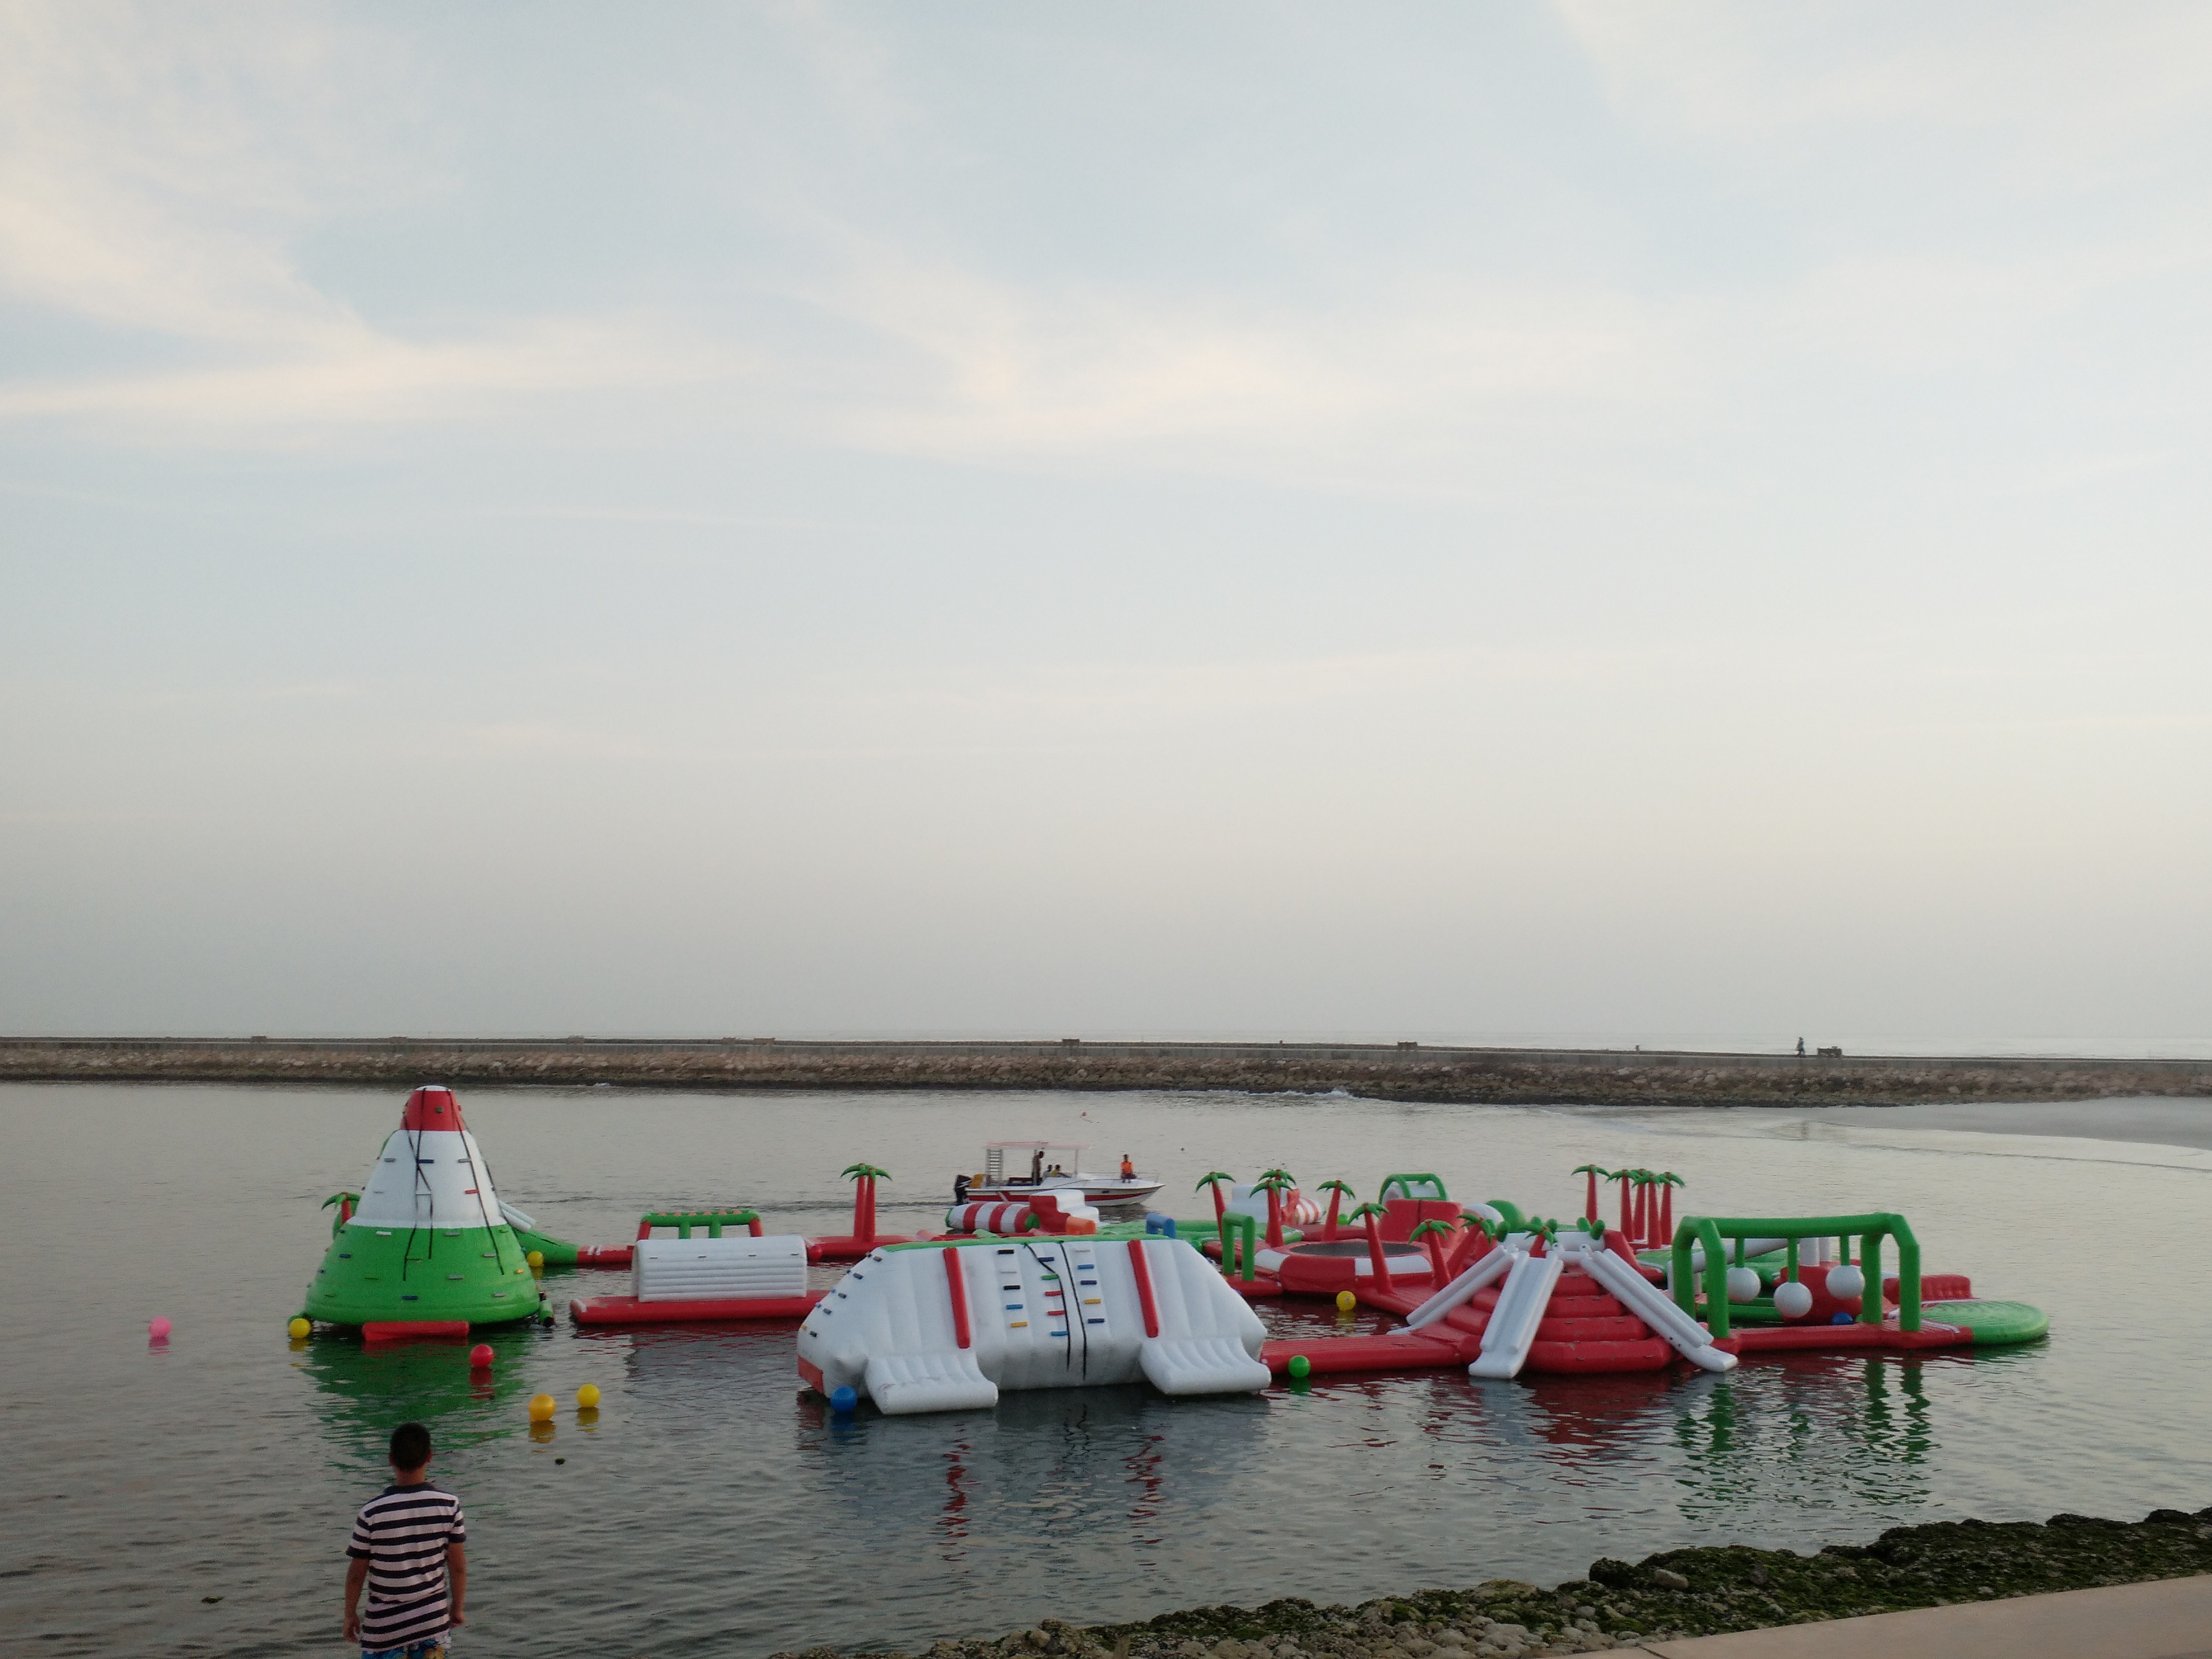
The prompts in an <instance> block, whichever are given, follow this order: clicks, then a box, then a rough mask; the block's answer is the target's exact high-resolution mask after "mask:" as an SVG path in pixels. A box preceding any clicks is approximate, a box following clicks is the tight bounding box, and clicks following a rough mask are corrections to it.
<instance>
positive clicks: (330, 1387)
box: [290, 1333, 529, 1472]
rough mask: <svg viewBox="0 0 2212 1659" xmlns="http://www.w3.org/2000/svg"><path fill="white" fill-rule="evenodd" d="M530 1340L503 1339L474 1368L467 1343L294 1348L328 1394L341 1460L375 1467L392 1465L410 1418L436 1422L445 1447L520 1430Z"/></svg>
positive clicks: (338, 1343) (324, 1414)
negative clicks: (391, 1453)
mask: <svg viewBox="0 0 2212 1659" xmlns="http://www.w3.org/2000/svg"><path fill="white" fill-rule="evenodd" d="M517 1338H519V1339H520V1340H516V1339H517ZM527 1341H528V1338H527V1337H526V1336H523V1335H522V1334H520V1333H517V1334H515V1335H514V1336H513V1337H510V1339H509V1340H507V1342H506V1343H505V1344H503V1345H502V1344H500V1343H498V1342H495V1343H494V1348H493V1352H494V1354H495V1361H494V1364H493V1365H492V1367H491V1368H490V1369H489V1370H471V1367H470V1365H469V1348H470V1346H471V1344H470V1343H469V1342H466V1341H459V1340H448V1341H422V1342H388V1343H387V1342H375V1343H370V1342H362V1341H359V1340H348V1339H346V1338H343V1337H336V1336H330V1337H317V1338H313V1339H312V1340H308V1341H306V1342H295V1343H293V1344H291V1345H290V1346H292V1348H293V1350H294V1352H295V1353H296V1354H297V1355H298V1358H297V1359H296V1360H295V1364H297V1365H298V1367H299V1369H300V1370H301V1372H302V1373H303V1374H304V1375H305V1376H307V1378H308V1379H309V1380H310V1381H311V1382H312V1383H314V1385H315V1388H316V1389H317V1391H318V1392H319V1393H320V1394H322V1395H325V1396H326V1402H325V1407H324V1409H323V1410H322V1411H321V1412H320V1413H318V1421H319V1425H320V1426H321V1429H322V1431H323V1433H324V1434H325V1436H327V1437H329V1439H330V1440H331V1443H333V1445H334V1447H335V1448H336V1449H337V1452H338V1454H339V1456H338V1462H339V1463H340V1464H341V1465H342V1466H343V1467H345V1468H349V1469H359V1468H362V1467H363V1466H368V1468H370V1469H371V1470H372V1472H373V1471H374V1470H375V1469H377V1468H380V1467H381V1466H382V1464H383V1463H384V1461H385V1453H386V1449H387V1448H388V1446H389V1444H390V1441H391V1437H392V1428H393V1426H394V1425H397V1424H400V1423H404V1422H407V1421H409V1420H410V1419H412V1420H414V1421H416V1422H419V1423H422V1424H425V1425H428V1428H429V1430H430V1437H431V1439H432V1441H433V1442H434V1443H436V1445H437V1446H438V1448H439V1449H440V1450H441V1452H442V1451H446V1450H449V1449H455V1448H458V1447H461V1446H467V1445H475V1444H478V1443H483V1442H484V1441H487V1440H495V1439H500V1438H503V1437H507V1436H510V1435H512V1434H513V1432H514V1431H515V1430H516V1428H517V1427H518V1426H519V1425H520V1421H521V1413H520V1410H519V1409H518V1402H519V1401H520V1399H521V1397H522V1396H524V1395H526V1394H527V1393H528V1392H529V1389H528V1388H527V1387H526V1383H525V1381H524V1376H523V1373H524V1371H525V1370H526V1366H525V1365H524V1364H523V1363H522V1362H523V1360H524V1358H525V1356H526V1353H527V1352H528V1350H527V1347H526V1343H527ZM502 1347H503V1348H504V1350H505V1351H504V1352H502V1351H501V1350H502Z"/></svg>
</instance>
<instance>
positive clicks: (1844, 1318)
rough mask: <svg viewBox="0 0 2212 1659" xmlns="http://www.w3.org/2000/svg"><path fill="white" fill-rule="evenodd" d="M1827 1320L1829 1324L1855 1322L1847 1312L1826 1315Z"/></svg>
mask: <svg viewBox="0 0 2212 1659" xmlns="http://www.w3.org/2000/svg"><path fill="white" fill-rule="evenodd" d="M1828 1322H1829V1323H1830V1324H1831V1325H1849V1324H1851V1323H1853V1322H1854V1321H1853V1320H1852V1318H1851V1316H1850V1315H1849V1314H1847V1313H1839V1314H1830V1315H1829V1316H1828Z"/></svg>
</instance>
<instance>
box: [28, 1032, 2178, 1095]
mask: <svg viewBox="0 0 2212 1659" xmlns="http://www.w3.org/2000/svg"><path fill="white" fill-rule="evenodd" d="M425 1079H437V1080H439V1081H441V1082H446V1083H453V1084H469V1085H475V1086H478V1087H481V1086H483V1085H541V1086H542V1085H567V1086H578V1085H591V1084H599V1083H605V1084H613V1085H619V1086H622V1087H624V1088H671V1089H808V1090H876V1089H916V1090H921V1089H1024V1090H1037V1089H1177V1090H1201V1089H1220V1090H1240V1091H1252V1092H1255V1093H1263V1094H1265V1093H1280V1092H1285V1091H1291V1092H1303V1093H1316V1094H1322V1093H1328V1092H1329V1091H1343V1092H1345V1093H1347V1094H1355V1095H1364V1096H1367V1097H1372V1098H1376V1099H1385V1100H1407V1101H1435V1102H1446V1103H1449V1102H1468V1103H1525V1104H1583V1105H1619V1106H1641V1105H1672V1106H1804V1105H1821V1104H1832V1105H1869V1106H1871V1105H1912V1104H1921V1103H1928V1102H1933V1101H1960V1100H1984V1101H2030V1100H2096V1099H2104V1098H2111V1097H2118V1096H2125V1095H2179V1096H2203V1095H2212V1060H2021V1059H1974V1058H1954V1059H1929V1058H1919V1057H1913V1058H1897V1057H1882V1056H1875V1055H1869V1056H1856V1055H1846V1056H1844V1057H1842V1058H1840V1059H1838V1058H1834V1057H1829V1058H1817V1057H1815V1058H1802V1059H1801V1058H1799V1057H1797V1056H1796V1055H1790V1054H1686V1053H1659V1054H1636V1053H1620V1052H1618V1051H1608V1050H1573V1049H1531V1048H1431V1047H1426V1046H1421V1047H1415V1046H1413V1045H1411V1044H1404V1043H1401V1044H1395V1045H1391V1044H1379V1043H1378V1044H1365V1043H1296V1042H1286V1043H1210V1042H1076V1041H1062V1042H792V1041H784V1040H781V1039H776V1038H766V1037H738V1038H723V1039H697V1040H688V1041H661V1040H654V1039H621V1038H589V1039H587V1038H580V1037H578V1038H569V1039H565V1040H562V1039H550V1040H544V1039H523V1038H511V1039H453V1040H446V1039H438V1038H428V1037H422V1038H416V1037H392V1038H383V1039H373V1040H365V1039H350V1038H313V1039H295V1038H274V1039H270V1038H260V1037H255V1038H232V1039H223V1038H165V1037H143V1038H140V1037H132V1038H94V1037H0V1082H32V1081H36V1082H146V1083H283V1084H376V1085H392V1086H411V1085H414V1084H416V1083H420V1082H422V1081H424V1080H425Z"/></svg>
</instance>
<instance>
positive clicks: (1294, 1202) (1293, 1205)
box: [1221, 1185, 1322, 1231]
mask: <svg viewBox="0 0 2212 1659" xmlns="http://www.w3.org/2000/svg"><path fill="white" fill-rule="evenodd" d="M1293 1190H1295V1189H1293ZM1221 1211H1222V1213H1223V1214H1224V1215H1225V1216H1231V1215H1249V1216H1250V1217H1251V1218H1252V1219H1253V1220H1255V1221H1256V1222H1258V1223H1259V1224H1260V1226H1261V1230H1262V1231H1265V1229H1266V1227H1267V1192H1266V1190H1265V1189H1264V1188H1259V1187H1255V1186H1249V1185H1246V1186H1233V1187H1231V1188H1230V1189H1229V1196H1228V1198H1227V1199H1226V1200H1225V1201H1224V1202H1223V1204H1222V1206H1221ZM1282 1212H1283V1225H1285V1227H1301V1228H1303V1227H1310V1226H1312V1225H1314V1224H1315V1223H1316V1222H1318V1221H1319V1220H1320V1219H1321V1217H1322V1208H1321V1206H1320V1205H1318V1204H1316V1203H1315V1202H1314V1200H1311V1199H1310V1198H1308V1197H1307V1196H1306V1195H1305V1194H1304V1193H1299V1194H1298V1195H1297V1197H1295V1198H1293V1197H1291V1194H1289V1193H1285V1194H1283V1197H1282Z"/></svg>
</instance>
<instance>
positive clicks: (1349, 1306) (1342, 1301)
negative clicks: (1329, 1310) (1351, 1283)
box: [1336, 1291, 1359, 1313]
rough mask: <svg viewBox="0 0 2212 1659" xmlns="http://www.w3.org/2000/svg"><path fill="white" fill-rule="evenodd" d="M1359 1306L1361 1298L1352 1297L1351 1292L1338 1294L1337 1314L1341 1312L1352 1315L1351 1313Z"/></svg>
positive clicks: (1339, 1292)
mask: <svg viewBox="0 0 2212 1659" xmlns="http://www.w3.org/2000/svg"><path fill="white" fill-rule="evenodd" d="M1358 1305H1359V1298H1358V1297H1356V1296H1354V1295H1352V1292H1351V1291H1338V1292H1337V1293H1336V1310H1337V1312H1339V1313H1350V1312H1351V1311H1352V1310H1353V1309H1354V1308H1356V1307H1358Z"/></svg>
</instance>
